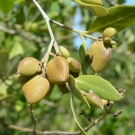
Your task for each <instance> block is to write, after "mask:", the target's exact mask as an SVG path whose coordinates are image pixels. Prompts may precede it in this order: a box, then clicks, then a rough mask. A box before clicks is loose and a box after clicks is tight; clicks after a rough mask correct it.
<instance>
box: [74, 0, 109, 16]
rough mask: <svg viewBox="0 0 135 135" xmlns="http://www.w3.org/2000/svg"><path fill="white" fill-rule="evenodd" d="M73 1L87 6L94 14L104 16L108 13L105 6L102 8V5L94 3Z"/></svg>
mask: <svg viewBox="0 0 135 135" xmlns="http://www.w3.org/2000/svg"><path fill="white" fill-rule="evenodd" d="M72 1H74V2H76V3H77V4H80V5H81V6H83V7H87V8H88V9H89V10H90V11H91V12H92V14H93V15H94V16H98V17H101V16H106V15H107V14H108V11H107V9H106V8H104V7H103V6H99V5H94V4H86V3H84V2H82V1H80V0H72Z"/></svg>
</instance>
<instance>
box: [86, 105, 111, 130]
mask: <svg viewBox="0 0 135 135" xmlns="http://www.w3.org/2000/svg"><path fill="white" fill-rule="evenodd" d="M112 107H113V105H110V107H109V108H108V109H107V108H106V113H105V114H104V115H102V116H101V117H100V118H99V119H96V120H95V121H94V122H93V123H92V124H91V125H89V126H87V127H86V128H84V130H85V131H88V130H89V129H90V128H92V127H93V126H95V125H97V124H98V123H99V122H100V121H101V120H102V119H104V118H105V117H106V116H107V115H108V114H110V111H111V109H112Z"/></svg>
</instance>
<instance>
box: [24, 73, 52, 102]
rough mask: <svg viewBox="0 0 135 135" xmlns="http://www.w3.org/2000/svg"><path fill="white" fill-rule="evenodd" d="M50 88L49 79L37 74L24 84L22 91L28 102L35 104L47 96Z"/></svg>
mask: <svg viewBox="0 0 135 135" xmlns="http://www.w3.org/2000/svg"><path fill="white" fill-rule="evenodd" d="M49 89H50V83H49V81H48V80H47V79H46V78H44V77H42V76H40V75H37V76H35V77H34V78H32V79H31V80H29V81H28V82H26V83H25V84H24V85H23V87H22V92H23V94H24V96H25V98H26V100H27V102H28V103H30V104H33V103H36V102H38V101H40V100H41V99H42V98H43V97H45V95H46V94H47V93H48V91H49Z"/></svg>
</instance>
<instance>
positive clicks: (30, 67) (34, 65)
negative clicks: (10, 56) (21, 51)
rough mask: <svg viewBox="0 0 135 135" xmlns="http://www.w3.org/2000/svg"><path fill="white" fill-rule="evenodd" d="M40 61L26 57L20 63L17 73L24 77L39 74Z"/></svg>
mask: <svg viewBox="0 0 135 135" xmlns="http://www.w3.org/2000/svg"><path fill="white" fill-rule="evenodd" d="M38 69H39V61H38V60H37V59H35V58H33V57H26V58H24V59H23V60H21V61H20V63H19V65H18V70H17V73H19V74H21V75H24V76H31V75H34V74H35V73H37V72H38Z"/></svg>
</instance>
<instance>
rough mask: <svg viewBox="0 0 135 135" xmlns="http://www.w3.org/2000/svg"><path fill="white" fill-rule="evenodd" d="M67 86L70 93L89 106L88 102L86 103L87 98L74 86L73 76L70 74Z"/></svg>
mask: <svg viewBox="0 0 135 135" xmlns="http://www.w3.org/2000/svg"><path fill="white" fill-rule="evenodd" d="M69 88H70V90H71V92H72V94H73V95H74V96H75V97H76V98H77V99H79V100H80V101H82V102H83V103H85V104H86V105H87V106H88V107H89V108H90V105H89V103H88V102H87V100H86V99H85V98H84V96H83V94H82V93H81V91H80V90H79V89H78V87H76V84H75V80H74V77H73V76H72V75H69Z"/></svg>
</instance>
